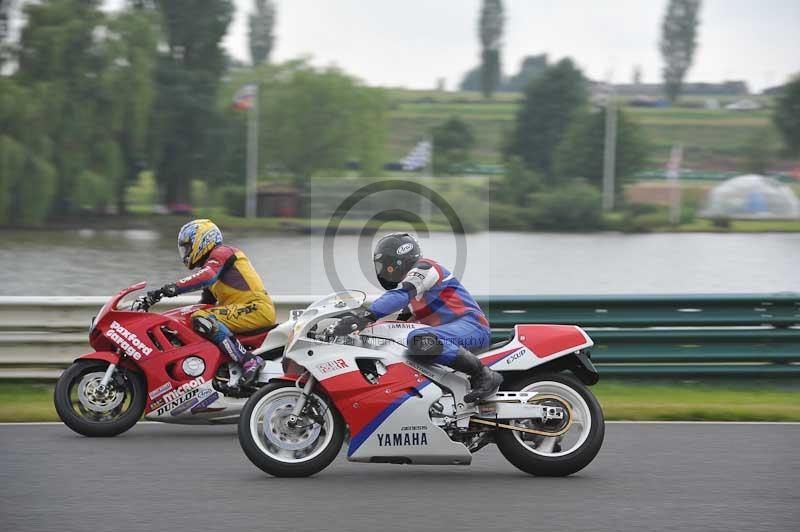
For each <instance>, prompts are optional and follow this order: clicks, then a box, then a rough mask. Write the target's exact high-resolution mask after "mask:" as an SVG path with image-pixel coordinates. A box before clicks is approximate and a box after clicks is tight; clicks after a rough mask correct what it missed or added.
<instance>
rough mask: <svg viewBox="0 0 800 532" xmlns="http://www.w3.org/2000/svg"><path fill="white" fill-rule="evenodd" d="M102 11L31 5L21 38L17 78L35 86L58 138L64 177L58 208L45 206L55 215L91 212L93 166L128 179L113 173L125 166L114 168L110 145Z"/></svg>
mask: <svg viewBox="0 0 800 532" xmlns="http://www.w3.org/2000/svg"><path fill="white" fill-rule="evenodd" d="M98 6H99V2H97V1H90V0H52V1H50V2H46V3H42V4H28V5H26V6H25V14H26V16H27V24H26V25H25V27H24V28H23V30H22V33H21V35H20V42H19V51H18V54H17V60H18V65H19V69H18V72H17V78H18V79H19V81H20V83H21V84H23V85H25V86H28V87H32V88H34V91H33V93H34V94H35V95H36V98H38V99H40V102H41V105H42V108H41V109H42V114H43V116H47V117H48V120H47V122H46V126H44V127H46V131H47V136H48V137H49V138H50V140H51V141H52V145H53V153H52V158H51V159H50V161H51V162H52V166H53V168H54V169H55V175H56V176H57V189H56V193H55V203H54V204H53V205H52V208H51V209H49V208H48V207H45V211H48V210H50V214H55V215H71V214H75V213H77V212H78V211H79V210H80V209H81V208H82V207H83V205H82V204H81V197H82V196H81V189H82V188H86V187H87V186H94V185H89V184H87V183H86V182H85V181H82V180H81V176H82V175H84V173H85V171H86V170H87V169H93V170H94V171H95V173H96V174H98V175H101V176H102V179H103V180H104V181H107V182H112V183H114V182H116V181H117V179H119V177H120V176H119V175H117V174H113V173H108V171H113V170H114V169H116V168H118V165H116V164H112V165H109V164H107V163H108V162H109V157H113V155H114V153H116V151H115V150H113V149H112V148H110V147H109V146H108V144H106V142H105V141H106V140H107V139H108V137H109V125H110V124H109V118H108V117H109V112H110V99H109V94H108V92H107V91H106V88H105V86H104V84H103V83H102V82H101V80H102V79H103V75H104V72H105V69H106V67H107V56H106V55H105V50H104V44H105V41H104V40H103V38H102V35H103V34H102V32H100V31H98V30H101V29H105V26H104V24H105V22H106V19H105V15H104V14H103V13H102V12H101V11H100V9H99V7H98ZM109 150H110V151H109ZM109 189H112V187H109ZM104 199H105V200H108V199H110V198H104Z"/></svg>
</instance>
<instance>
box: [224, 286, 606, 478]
mask: <svg viewBox="0 0 800 532" xmlns="http://www.w3.org/2000/svg"><path fill="white" fill-rule="evenodd" d="M364 300H365V295H364V293H362V292H357V291H347V292H337V293H335V294H332V295H330V296H327V297H325V298H323V299H320V300H319V301H316V302H315V303H313V304H311V305H310V306H309V307H308V308H307V309H306V310H305V311H304V312H303V313H302V314H300V315H299V316H297V317H296V319H295V321H294V327H293V329H292V331H291V332H290V333H289V341H288V344H287V347H286V351H285V355H284V359H283V368H284V375H283V377H280V378H278V379H276V380H274V381H272V382H270V383H269V384H267V385H265V386H263V387H262V388H261V389H259V390H258V391H257V392H256V393H254V394H253V395H252V396H251V397H250V398H249V399H248V401H247V403H246V404H245V406H244V409H243V410H242V413H241V417H240V419H239V442H240V443H241V446H242V449H243V450H244V452H245V454H246V455H247V457H248V458H249V459H250V460H251V461H252V462H253V463H254V464H255V465H256V466H258V467H259V468H261V469H262V470H263V471H265V472H267V473H269V474H271V475H275V476H282V477H301V476H309V475H313V474H314V473H317V472H319V471H321V470H322V469H324V468H325V467H326V466H328V465H329V464H330V463H331V462H332V461H333V460H334V458H336V456H337V454H338V453H339V450H340V449H341V446H342V444H343V442H344V439H345V433H346V432H347V431H348V429H349V434H350V440H349V448H348V451H347V457H348V459H349V460H350V461H353V462H378V463H398V464H437V465H446V464H452V465H466V464H469V463H470V462H471V461H472V454H473V453H475V452H476V451H477V450H479V449H481V448H482V447H484V446H485V445H487V444H489V443H495V444H497V446H498V448H499V449H500V452H501V453H502V454H503V456H505V457H506V459H508V460H509V461H510V462H511V463H512V464H513V465H515V466H516V467H518V468H519V469H521V470H522V471H525V472H527V473H530V474H533V475H541V476H565V475H569V474H572V473H574V472H576V471H578V470H580V469H582V468H583V467H585V466H586V465H587V464H589V462H591V461H592V459H593V458H594V457H595V455H596V454H597V452H598V451H599V450H600V446H601V445H602V443H603V436H604V433H605V425H604V421H603V412H602V410H601V408H600V405H599V403H598V402H597V399H595V397H594V396H593V395H592V393H591V392H590V391H589V389H588V388H587V387H586V385H592V384H594V383H596V382H597V380H598V375H597V371H596V370H595V368H594V366H593V365H592V363H591V361H590V360H589V354H588V348H590V347H591V346H592V345H593V342H592V340H591V339H590V338H589V336H588V335H587V334H586V333H585V332H584V331H583V330H582V329H581V328H580V327H576V326H571V325H517V326H516V327H515V328H514V335H513V338H512V339H511V340H510V341H508V342H505V343H503V344H501V345H495V346H492V347H490V348H489V349H487V350H486V351H484V352H482V353H480V354H479V357H480V358H481V360H482V361H483V363H484V364H486V365H488V366H491V367H492V368H493V369H495V370H497V371H500V372H501V373H502V374H503V377H504V379H505V381H504V384H503V387H502V389H501V390H500V391H499V392H497V393H496V394H495V395H494V396H492V397H490V398H488V399H486V400H484V401H481V402H479V403H477V404H468V403H465V402H464V401H463V397H464V395H466V393H467V392H468V391H469V380H468V378H467V376H466V375H464V374H462V373H459V372H455V371H453V370H452V369H450V368H446V367H443V366H439V365H430V366H428V365H421V364H418V363H416V362H414V361H413V360H412V359H409V358H406V357H405V356H404V353H405V351H406V346H405V344H404V342H405V338H406V336H407V335H408V332H409V330H410V329H412V328H417V327H425V326H424V325H420V324H416V323H406V322H397V321H380V322H376V323H374V324H372V325H371V326H369V327H367V328H365V329H364V330H362V331H361V332H360V333H358V334H353V335H350V336H348V337H344V338H336V337H334V335H333V327H334V325H335V324H336V323H337V322H338V319H339V318H341V317H342V316H344V315H346V314H348V313H350V312H352V311H353V310H355V309H358V308H360V307H361V305H362V304H363V302H364ZM566 370H569V371H570V373H571V374H569V373H567V372H566Z"/></svg>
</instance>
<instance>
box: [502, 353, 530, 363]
mask: <svg viewBox="0 0 800 532" xmlns="http://www.w3.org/2000/svg"><path fill="white" fill-rule="evenodd" d="M527 354H528V350H527V349H520V350H519V351H516V352H514V353H511V354H510V355H508V356H507V357H506V365H508V364H511V363H512V362H514V361H515V360H517V359H518V358H520V357H522V356H524V355H527Z"/></svg>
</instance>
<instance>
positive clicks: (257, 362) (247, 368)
mask: <svg viewBox="0 0 800 532" xmlns="http://www.w3.org/2000/svg"><path fill="white" fill-rule="evenodd" d="M219 347H220V349H222V350H223V351H224V352H225V353H227V354H228V356H229V357H231V358H232V359H233V360H235V361H236V362H238V363H239V364H241V366H242V380H241V383H242V384H245V385H248V384H252V383H253V381H254V380H255V378H256V376H257V375H258V372H259V371H260V370H261V368H262V367H264V359H262V358H261V357H260V356H257V355H253V354H252V353H250V351H248V350H247V348H246V347H245V346H243V345H242V343H241V342H240V341H239V340H238V339H237V338H236V337H234V336H229V337H227V338H225V339H224V340H222V341H221V342H220V344H219Z"/></svg>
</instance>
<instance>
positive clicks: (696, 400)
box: [0, 381, 800, 422]
mask: <svg viewBox="0 0 800 532" xmlns="http://www.w3.org/2000/svg"><path fill="white" fill-rule="evenodd" d="M592 391H593V392H594V393H595V395H597V398H598V399H599V400H600V404H601V405H602V406H603V411H604V412H605V415H606V419H609V420H615V419H617V420H618V419H626V420H718V421H800V393H798V391H797V390H795V389H789V388H779V387H777V386H775V385H770V384H767V385H764V386H763V387H760V386H756V385H754V384H745V385H742V387H739V386H738V385H737V384H732V383H726V384H701V383H668V384H651V383H628V382H622V381H608V382H601V383H600V384H598V385H597V386H594V387H592ZM57 420H58V418H57V417H56V413H55V410H54V408H53V384H45V383H29V382H24V383H18V382H7V381H6V382H3V381H0V422H10V421H57Z"/></svg>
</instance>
